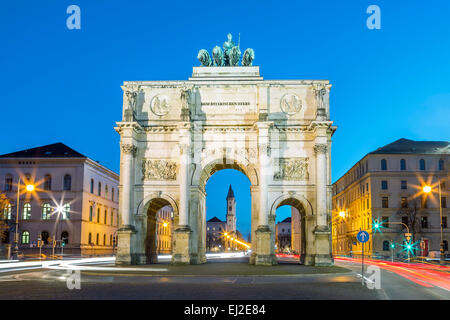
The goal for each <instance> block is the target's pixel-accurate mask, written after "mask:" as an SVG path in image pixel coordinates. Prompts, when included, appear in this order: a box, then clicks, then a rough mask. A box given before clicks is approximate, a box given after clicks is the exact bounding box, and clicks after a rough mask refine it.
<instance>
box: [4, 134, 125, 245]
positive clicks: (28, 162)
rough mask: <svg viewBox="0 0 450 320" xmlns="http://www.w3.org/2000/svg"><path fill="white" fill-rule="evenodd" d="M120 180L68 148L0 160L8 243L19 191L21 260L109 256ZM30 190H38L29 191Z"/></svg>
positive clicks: (42, 149)
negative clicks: (70, 255) (67, 255)
mask: <svg viewBox="0 0 450 320" xmlns="http://www.w3.org/2000/svg"><path fill="white" fill-rule="evenodd" d="M118 184H119V176H118V175H117V174H116V173H114V172H113V171H111V170H109V169H108V168H106V167H104V166H102V165H101V164H99V163H98V162H96V161H93V160H91V159H89V158H88V157H86V156H84V155H83V154H81V153H79V152H77V151H75V150H73V149H71V148H69V147H68V146H66V145H64V144H63V143H55V144H50V145H46V146H42V147H37V148H32V149H27V150H22V151H18V152H13V153H8V154H4V155H0V188H1V192H2V193H4V194H5V195H6V197H7V198H8V202H7V203H6V204H5V205H4V207H3V208H0V209H1V212H0V217H1V218H2V219H4V221H6V222H7V224H8V229H7V230H6V231H5V232H4V233H3V234H2V237H1V238H2V239H1V240H2V242H3V243H11V244H12V243H13V242H14V234H15V221H16V212H17V191H18V189H19V194H20V196H19V206H18V208H19V224H18V226H19V227H18V231H19V254H35V253H38V252H39V250H38V249H37V246H38V244H39V242H38V240H39V239H40V240H41V241H42V242H43V247H42V249H43V252H46V253H48V252H51V250H52V246H53V245H54V241H53V240H56V246H57V248H58V249H57V250H56V252H59V250H60V247H61V245H62V242H64V253H73V254H108V253H112V251H113V247H114V245H115V243H116V237H117V233H116V231H117V228H118V225H119V212H118V200H119V197H118V193H119V190H118ZM26 185H33V186H34V187H35V188H34V190H33V191H28V190H27V188H26Z"/></svg>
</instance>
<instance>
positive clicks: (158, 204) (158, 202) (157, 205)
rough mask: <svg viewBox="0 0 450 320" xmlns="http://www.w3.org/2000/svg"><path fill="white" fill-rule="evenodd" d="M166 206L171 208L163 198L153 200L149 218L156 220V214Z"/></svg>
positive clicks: (148, 211) (148, 212) (148, 214)
mask: <svg viewBox="0 0 450 320" xmlns="http://www.w3.org/2000/svg"><path fill="white" fill-rule="evenodd" d="M165 206H170V203H169V202H168V201H167V200H165V199H161V198H156V199H152V200H151V201H150V204H149V206H148V209H147V217H152V218H156V213H157V212H158V211H159V210H160V209H161V208H163V207H165Z"/></svg>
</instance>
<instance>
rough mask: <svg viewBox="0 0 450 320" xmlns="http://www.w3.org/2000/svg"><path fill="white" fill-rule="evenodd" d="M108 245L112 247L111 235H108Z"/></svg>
mask: <svg viewBox="0 0 450 320" xmlns="http://www.w3.org/2000/svg"><path fill="white" fill-rule="evenodd" d="M109 245H110V246H112V234H110V235H109Z"/></svg>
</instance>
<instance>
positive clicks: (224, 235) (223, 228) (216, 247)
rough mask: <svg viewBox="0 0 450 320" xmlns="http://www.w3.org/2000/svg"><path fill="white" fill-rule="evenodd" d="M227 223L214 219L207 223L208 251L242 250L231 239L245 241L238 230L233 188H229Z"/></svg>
mask: <svg viewBox="0 0 450 320" xmlns="http://www.w3.org/2000/svg"><path fill="white" fill-rule="evenodd" d="M226 201H227V213H226V216H225V217H226V221H222V220H220V219H219V218H217V217H214V218H212V219H210V220H208V221H206V251H226V250H227V249H228V248H229V249H231V250H238V249H240V248H242V246H239V245H238V244H236V243H233V241H231V239H234V238H236V239H238V240H240V241H244V240H243V237H242V234H241V233H240V232H239V231H238V230H237V229H236V199H235V197H234V192H233V188H232V187H231V185H230V187H229V189H228V194H227V198H226Z"/></svg>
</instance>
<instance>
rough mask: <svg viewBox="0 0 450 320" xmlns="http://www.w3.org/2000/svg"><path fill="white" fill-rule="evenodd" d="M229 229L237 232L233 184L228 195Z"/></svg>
mask: <svg viewBox="0 0 450 320" xmlns="http://www.w3.org/2000/svg"><path fill="white" fill-rule="evenodd" d="M227 231H228V232H234V233H236V199H235V198H234V193H233V189H232V188H231V184H230V188H229V189H228V195H227Z"/></svg>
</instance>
